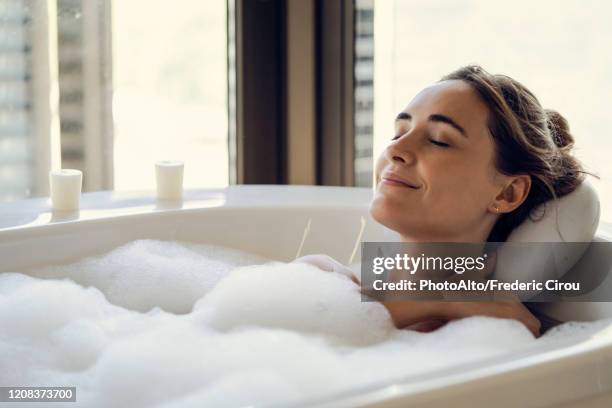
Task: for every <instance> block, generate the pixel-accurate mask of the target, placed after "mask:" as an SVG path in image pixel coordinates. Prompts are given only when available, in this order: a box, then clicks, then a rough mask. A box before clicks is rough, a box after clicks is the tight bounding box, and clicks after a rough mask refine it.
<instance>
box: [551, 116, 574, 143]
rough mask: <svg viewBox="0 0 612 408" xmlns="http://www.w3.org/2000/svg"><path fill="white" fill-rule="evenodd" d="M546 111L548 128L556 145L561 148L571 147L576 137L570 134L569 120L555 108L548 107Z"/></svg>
mask: <svg viewBox="0 0 612 408" xmlns="http://www.w3.org/2000/svg"><path fill="white" fill-rule="evenodd" d="M545 112H546V123H547V125H548V130H550V136H551V137H552V140H553V142H555V145H557V146H558V147H559V148H560V149H564V150H569V149H571V148H572V147H573V146H574V137H573V136H572V135H571V134H570V131H569V124H568V123H567V120H566V119H565V118H564V117H563V116H561V114H560V113H559V112H557V111H555V110H551V109H546V111H545Z"/></svg>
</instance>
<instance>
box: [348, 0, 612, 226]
mask: <svg viewBox="0 0 612 408" xmlns="http://www.w3.org/2000/svg"><path fill="white" fill-rule="evenodd" d="M358 3H359V2H358ZM507 7H510V8H511V10H508V9H505V8H500V7H499V4H498V3H496V2H488V1H484V0H483V1H456V0H437V1H429V2H422V1H411V0H402V1H400V0H389V1H380V2H376V3H375V10H374V27H375V28H374V101H375V106H374V120H373V122H374V146H373V147H374V149H373V152H374V157H377V156H378V154H379V153H380V152H381V151H382V150H383V148H384V147H385V146H386V144H387V143H388V140H389V139H390V135H392V132H393V118H394V117H395V115H396V114H397V112H399V111H401V110H402V109H403V108H404V107H405V106H406V105H407V104H408V103H409V102H410V99H411V98H412V97H413V96H414V95H415V94H416V93H417V92H418V91H419V90H421V89H422V88H424V87H425V86H427V85H428V84H431V83H432V82H435V81H437V80H438V79H440V78H441V77H442V76H443V75H445V74H447V73H449V72H451V71H452V70H454V69H456V68H458V67H460V66H463V65H466V64H469V63H478V64H480V65H482V66H483V67H484V68H485V69H487V70H488V71H489V72H492V73H504V74H507V75H509V76H511V77H513V78H515V79H517V80H519V81H521V82H522V83H524V84H525V85H526V86H527V87H528V88H529V89H531V90H532V91H533V92H534V93H535V94H536V95H537V97H538V98H539V100H540V102H541V103H542V105H543V106H544V107H545V108H550V109H555V110H557V111H558V112H560V113H561V114H562V115H563V116H564V117H565V118H566V119H567V120H568V121H569V124H570V127H571V131H572V133H573V135H574V137H575V139H576V149H575V153H576V155H577V156H578V158H580V159H581V160H582V161H583V163H584V164H585V166H586V168H587V170H590V171H592V172H595V173H597V174H598V175H599V176H600V177H601V180H600V181H597V180H593V179H592V178H591V179H592V180H593V182H594V184H595V186H596V188H597V189H598V191H599V196H600V200H601V203H602V220H604V221H607V222H612V182H611V180H612V161H610V159H609V157H608V156H609V154H610V152H612V138H611V137H610V134H611V133H612V124H611V123H610V120H609V110H608V106H609V101H610V100H611V99H612V75H611V71H610V60H611V57H612V49H611V48H610V46H609V44H610V43H611V42H612V26H611V25H610V24H609V20H610V18H611V17H612V5H611V4H610V3H609V2H605V1H598V2H592V3H589V7H584V3H583V2H579V1H575V0H574V1H567V2H564V3H563V6H559V5H558V4H557V2H552V1H543V2H534V1H527V0H521V1H518V2H513V3H512V4H511V5H508V6H507Z"/></svg>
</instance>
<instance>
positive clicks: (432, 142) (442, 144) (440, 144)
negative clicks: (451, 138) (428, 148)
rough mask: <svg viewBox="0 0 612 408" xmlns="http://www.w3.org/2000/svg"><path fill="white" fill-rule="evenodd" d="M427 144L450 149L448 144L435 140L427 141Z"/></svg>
mask: <svg viewBox="0 0 612 408" xmlns="http://www.w3.org/2000/svg"><path fill="white" fill-rule="evenodd" d="M429 142H430V143H431V144H433V145H436V146H440V147H450V145H449V144H448V143H444V142H438V141H437V140H433V139H429Z"/></svg>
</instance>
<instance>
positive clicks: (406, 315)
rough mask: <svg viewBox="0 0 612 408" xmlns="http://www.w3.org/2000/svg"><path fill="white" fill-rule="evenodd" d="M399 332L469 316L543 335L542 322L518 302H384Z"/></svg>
mask: <svg viewBox="0 0 612 408" xmlns="http://www.w3.org/2000/svg"><path fill="white" fill-rule="evenodd" d="M382 303H383V305H384V306H385V307H386V308H387V310H388V311H389V314H390V315H391V318H392V319H393V322H394V323H395V325H396V326H397V327H398V328H404V327H407V326H411V325H414V324H417V323H421V322H423V321H429V320H434V321H440V320H442V321H449V320H455V319H461V318H464V317H470V316H489V317H498V318H502V319H514V320H518V321H519V322H521V323H523V324H524V325H525V326H526V327H527V328H528V329H529V331H531V333H533V335H534V336H535V337H538V336H539V335H540V321H539V320H538V319H537V318H536V317H535V316H533V315H532V314H531V312H530V311H529V310H528V309H527V308H526V307H525V306H524V305H523V304H522V303H521V302H518V301H496V302H450V301H412V300H404V301H389V302H382Z"/></svg>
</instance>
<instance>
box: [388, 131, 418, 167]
mask: <svg viewBox="0 0 612 408" xmlns="http://www.w3.org/2000/svg"><path fill="white" fill-rule="evenodd" d="M408 139H411V137H410V136H408V135H403V136H402V137H400V138H399V139H398V140H395V141H393V142H391V144H390V145H389V146H387V150H386V152H385V154H386V156H387V160H389V161H390V162H394V163H402V164H413V163H414V162H415V161H416V155H415V150H414V148H413V146H411V144H412V143H411V141H409V140H408Z"/></svg>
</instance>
